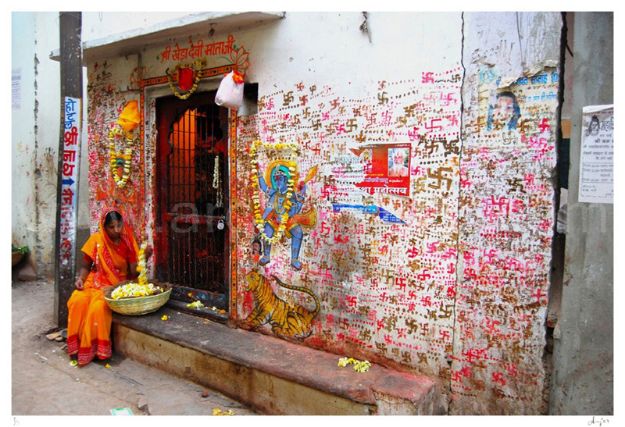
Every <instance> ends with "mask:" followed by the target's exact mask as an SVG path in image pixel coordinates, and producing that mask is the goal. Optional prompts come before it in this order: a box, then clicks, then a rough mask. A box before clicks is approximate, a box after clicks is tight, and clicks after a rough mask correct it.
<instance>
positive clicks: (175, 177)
mask: <svg viewBox="0 0 625 427" xmlns="http://www.w3.org/2000/svg"><path fill="white" fill-rule="evenodd" d="M219 119H220V117H219V109H218V108H217V107H216V106H213V105H208V106H205V107H198V108H193V109H188V110H186V111H185V112H184V113H183V114H182V115H181V116H180V118H179V119H178V120H177V121H174V123H173V125H172V127H171V130H170V133H169V138H168V143H169V146H170V151H169V156H168V159H167V183H168V184H167V189H166V203H167V208H166V211H167V214H166V218H165V219H166V222H167V223H168V246H169V247H168V254H169V255H168V268H167V270H168V271H167V275H166V276H167V281H168V282H170V283H173V284H176V285H182V286H187V287H191V288H195V289H201V290H207V291H213V292H219V293H227V292H226V290H227V288H226V280H225V271H226V265H227V263H226V261H227V260H226V259H225V255H226V251H225V247H226V241H225V238H226V232H227V231H226V230H227V228H226V227H225V216H224V215H225V209H224V206H227V185H225V184H224V183H227V182H228V181H227V176H228V175H227V171H226V166H227V162H226V153H227V150H226V149H225V147H226V144H225V140H224V139H223V137H222V131H221V125H220V121H219ZM216 162H218V163H219V165H218V169H217V170H216V169H215V163H216ZM215 172H217V174H216V173H215ZM216 175H217V176H218V177H219V179H217V176H216ZM215 187H217V188H215ZM220 199H221V206H219V205H220V203H219V200H220ZM220 222H221V223H222V224H223V225H224V227H223V228H222V229H219V228H218V224H219V223H220Z"/></svg>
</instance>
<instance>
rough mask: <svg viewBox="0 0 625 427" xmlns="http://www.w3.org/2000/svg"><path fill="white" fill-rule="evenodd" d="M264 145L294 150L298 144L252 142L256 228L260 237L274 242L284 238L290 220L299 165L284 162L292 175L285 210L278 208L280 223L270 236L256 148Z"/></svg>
mask: <svg viewBox="0 0 625 427" xmlns="http://www.w3.org/2000/svg"><path fill="white" fill-rule="evenodd" d="M261 145H262V146H263V148H273V149H275V150H284V149H290V150H291V151H293V152H296V151H297V148H298V147H297V144H274V145H269V144H263V143H262V142H261V141H258V140H257V141H254V142H253V143H252V147H251V148H250V161H251V163H252V167H253V168H254V171H255V173H253V174H252V178H251V179H252V186H253V189H254V195H253V196H252V201H253V204H254V222H255V223H256V228H257V229H258V231H259V232H260V237H261V238H262V239H263V240H265V241H266V242H267V243H270V244H274V243H276V242H278V241H279V240H280V239H281V238H282V234H283V233H284V230H285V229H286V223H287V221H288V220H289V210H290V209H291V205H292V202H291V197H293V189H294V187H295V180H294V179H293V175H294V174H295V172H296V171H297V165H296V163H295V162H294V161H292V160H286V161H284V163H285V164H286V166H287V167H288V168H289V172H290V176H289V179H288V185H287V191H286V195H285V201H284V204H283V207H284V212H281V213H278V212H277V210H276V214H277V215H278V219H279V223H278V229H277V230H275V231H274V234H273V236H271V237H269V236H267V234H265V224H266V223H267V220H265V219H263V217H262V215H261V213H260V196H259V193H260V184H259V178H258V173H259V172H258V167H259V162H258V159H257V158H256V150H257V148H258V147H259V146H261Z"/></svg>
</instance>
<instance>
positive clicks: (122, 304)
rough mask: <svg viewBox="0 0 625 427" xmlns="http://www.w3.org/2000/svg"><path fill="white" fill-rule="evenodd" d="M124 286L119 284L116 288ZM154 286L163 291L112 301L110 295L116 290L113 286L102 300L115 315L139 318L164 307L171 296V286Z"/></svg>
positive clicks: (159, 284)
mask: <svg viewBox="0 0 625 427" xmlns="http://www.w3.org/2000/svg"><path fill="white" fill-rule="evenodd" d="M124 284H125V283H120V284H119V285H117V286H121V285H124ZM154 284H155V285H157V286H158V287H160V288H162V289H164V291H163V292H161V293H159V294H156V295H149V296H145V297H132V298H120V299H113V298H111V293H112V292H113V291H114V290H115V288H117V286H115V287H111V288H109V289H107V290H106V291H105V292H104V299H105V300H106V303H107V304H108V306H109V307H110V308H111V310H113V311H114V312H115V313H119V314H125V315H127V316H140V315H142V314H148V313H152V312H155V311H156V310H158V309H159V308H161V307H162V306H163V305H165V303H166V302H167V300H169V296H170V295H171V286H168V285H165V284H163V283H154Z"/></svg>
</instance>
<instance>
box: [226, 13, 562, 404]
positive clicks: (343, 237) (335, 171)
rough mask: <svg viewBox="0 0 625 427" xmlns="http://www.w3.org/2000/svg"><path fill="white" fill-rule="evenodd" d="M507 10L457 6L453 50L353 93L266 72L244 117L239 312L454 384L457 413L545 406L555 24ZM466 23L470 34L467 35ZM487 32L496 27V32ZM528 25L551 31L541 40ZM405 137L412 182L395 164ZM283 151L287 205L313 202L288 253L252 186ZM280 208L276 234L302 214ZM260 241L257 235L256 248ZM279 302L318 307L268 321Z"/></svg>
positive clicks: (263, 197) (254, 321) (555, 19)
mask: <svg viewBox="0 0 625 427" xmlns="http://www.w3.org/2000/svg"><path fill="white" fill-rule="evenodd" d="M504 15H505V16H499V18H498V19H499V20H500V23H499V24H495V23H493V19H492V18H493V16H489V15H488V14H486V15H482V14H473V15H471V16H467V15H465V16H464V18H465V25H466V27H465V40H464V46H463V49H464V56H463V57H460V56H459V57H458V63H456V64H452V65H450V66H449V67H447V68H443V69H441V68H437V67H435V66H432V67H431V68H420V69H415V70H414V77H413V78H406V79H400V80H392V79H391V78H388V79H380V80H377V81H375V82H369V83H368V84H365V85H364V87H365V89H364V90H362V91H361V92H359V94H358V96H354V95H353V94H352V92H351V91H350V88H349V85H350V83H349V82H348V83H347V84H345V83H343V84H336V83H334V84H324V83H322V82H320V81H319V80H303V79H302V80H299V81H294V82H292V83H290V84H279V85H275V84H274V85H272V87H276V89H272V88H268V90H267V91H263V90H262V87H261V93H260V97H259V103H258V105H259V112H258V114H257V115H256V116H254V117H250V118H245V119H241V120H240V122H239V123H240V125H239V138H240V141H239V143H240V146H241V147H244V148H243V149H242V150H240V155H239V161H240V163H239V165H238V170H239V171H241V173H240V174H239V181H238V187H239V189H240V192H241V195H245V196H243V197H241V198H240V199H239V201H240V204H239V210H238V211H237V212H238V215H239V220H240V223H241V224H244V223H246V224H247V226H245V228H241V229H240V239H239V242H248V243H249V245H247V246H246V245H245V244H240V245H239V249H238V250H239V259H242V260H244V259H253V261H251V262H249V263H248V264H247V265H246V266H245V267H243V268H241V269H240V270H239V272H238V277H239V280H240V282H239V285H240V286H239V288H238V289H239V292H240V298H239V299H238V300H239V316H240V319H241V325H242V326H243V327H246V324H248V325H249V324H251V325H252V326H253V327H254V328H259V329H260V330H262V331H264V332H266V333H272V334H275V335H278V336H282V337H284V338H287V339H296V340H298V341H301V342H303V343H304V344H305V345H309V346H313V347H319V348H323V349H326V350H330V351H333V352H336V353H338V354H346V355H350V356H354V357H358V356H360V357H363V358H368V359H369V360H374V361H380V362H381V363H385V364H391V365H392V364H398V365H402V366H404V367H409V368H411V369H415V370H417V371H419V372H424V373H428V374H431V375H435V376H437V377H439V378H441V380H442V381H443V383H445V384H446V385H448V386H449V391H450V411H451V412H452V413H490V414H493V413H541V412H544V411H545V409H546V407H545V406H544V405H545V402H544V400H543V392H544V385H545V384H544V375H545V374H544V370H543V362H542V353H543V348H544V345H545V340H544V334H545V330H544V318H545V312H546V304H547V294H548V287H549V267H550V259H551V237H552V234H553V231H552V230H553V217H554V208H553V187H552V184H551V181H550V176H551V173H552V169H553V167H554V166H555V129H556V127H557V115H556V113H557V107H558V84H559V78H558V69H557V59H558V57H559V56H558V55H559V53H558V52H559V31H560V25H561V22H560V21H559V20H560V18H559V15H558V14H547V15H542V14H541V15H531V14H527V15H524V14H521V15H523V16H520V17H519V16H515V14H504ZM502 18H503V19H502ZM538 18H540V19H538ZM519 19H520V21H519V22H518V23H519V25H518V26H517V25H516V22H517V21H518V20H519ZM511 22H515V26H514V31H511V28H512V27H509V28H507V27H506V25H507V24H510V23H511ZM539 22H540V23H539ZM496 26H498V27H497V28H495V27H496ZM477 27H480V29H481V30H482V31H481V32H480V33H479V34H481V35H482V38H481V39H480V38H479V37H475V38H474V39H472V37H474V36H471V34H478V33H472V32H471V30H470V29H472V28H477ZM517 28H519V31H521V32H522V39H524V40H526V42H524V43H522V44H521V46H520V47H519V45H518V43H517V41H518V38H519V34H517V32H516V31H517V30H516V29H517ZM485 29H488V31H484V30H485ZM497 29H498V30H500V32H499V33H498V34H499V35H501V34H505V35H506V37H503V38H498V39H497V40H496V43H495V40H493V39H492V37H491V36H492V34H495V32H496V30H497ZM539 37H542V38H543V39H544V40H546V41H547V42H549V43H551V44H550V45H548V46H547V47H544V46H543V47H539V46H538V45H537V44H535V43H536V38H539ZM480 43H482V44H481V45H480ZM532 43H534V45H532ZM547 44H548V43H547ZM537 49H538V50H539V52H536V50H537ZM541 49H542V50H541ZM458 54H460V52H458ZM530 61H531V62H530ZM384 77H386V76H384ZM360 84H361V85H363V82H362V81H361V82H360ZM255 140H259V141H262V142H261V143H257V144H256V146H255V148H254V149H252V150H251V152H250V150H249V148H250V147H252V146H253V145H254V144H253V141H255ZM289 143H295V144H296V145H297V152H294V151H293V152H291V151H292V150H291V149H289V148H287V147H286V146H287V145H288V144H289ZM281 145H284V147H283V148H279V149H276V147H278V146H281ZM402 149H405V150H407V152H409V156H407V157H408V159H407V160H406V161H404V164H405V166H406V167H407V168H408V172H407V175H408V177H409V178H408V183H407V184H405V182H404V181H400V180H397V179H396V178H394V177H393V176H391V170H392V169H393V166H394V164H393V158H392V157H393V156H394V154H395V152H396V151H399V150H402ZM279 158H284V159H291V160H292V161H293V163H294V166H295V169H296V171H295V172H296V175H297V178H296V180H295V182H293V186H294V189H293V193H296V194H297V192H298V188H300V189H301V188H302V187H305V188H304V189H305V191H304V192H301V193H300V197H301V202H302V204H301V208H300V209H301V210H300V211H298V212H305V211H311V210H315V216H316V222H314V225H313V226H310V225H308V226H304V225H303V224H302V225H301V229H302V230H303V238H302V243H301V249H300V252H299V254H298V256H297V257H295V255H294V251H293V246H294V242H295V243H298V242H296V239H295V238H294V237H293V236H288V235H284V236H282V237H281V238H280V240H278V241H275V242H269V243H268V242H267V237H271V233H272V232H276V231H277V230H278V229H279V224H280V221H279V220H277V221H274V222H273V224H272V223H271V221H268V220H266V219H265V217H264V214H266V213H267V210H266V209H268V210H269V211H272V210H273V209H277V210H280V209H281V208H282V210H284V208H285V207H284V206H283V205H280V203H281V202H279V201H277V200H278V199H276V198H275V197H273V198H272V196H271V194H272V193H271V191H272V188H268V189H266V191H263V190H262V188H260V187H258V186H255V185H254V182H255V181H254V178H253V175H254V174H257V175H258V174H259V175H260V176H264V177H269V176H270V175H271V168H272V167H274V166H275V164H274V163H272V162H274V161H275V160H276V159H279ZM380 158H382V159H384V161H388V164H387V166H386V169H385V168H381V167H380ZM399 160H400V161H402V159H401V158H400V159H399ZM314 168H317V169H316V174H315V175H314V177H313V178H312V179H311V180H310V181H307V182H306V183H305V185H304V182H303V177H304V176H305V175H306V174H307V173H308V172H309V171H310V170H312V169H314ZM287 175H288V173H287ZM287 177H290V176H287ZM298 186H299V187H298ZM268 187H271V185H268ZM287 187H288V186H287ZM287 187H285V188H287ZM276 188H277V187H276ZM287 189H288V188H287ZM275 194H280V192H279V191H277V192H276V193H275ZM275 194H274V196H275ZM284 194H285V196H286V191H285V192H284ZM255 197H256V198H257V201H256V203H257V204H258V205H259V207H258V208H256V211H255V210H254V204H255V202H254V198H255ZM293 200H294V204H295V203H296V202H295V198H294V199H293ZM276 203H277V204H276ZM255 215H256V216H257V218H255V217H254V216H255ZM269 215H271V212H269ZM244 218H246V219H244ZM266 218H269V217H266ZM278 218H279V217H278ZM259 219H260V220H259ZM284 219H285V224H287V226H286V227H285V231H284V233H285V234H287V233H286V230H288V228H289V227H298V226H299V225H298V224H297V223H296V222H295V221H293V220H291V215H287V216H285V217H284ZM267 223H269V224H270V225H269V226H267ZM259 224H260V226H259ZM263 234H264V235H265V238H263ZM255 241H256V242H258V241H260V242H263V243H264V244H263V247H262V248H261V251H260V253H257V255H256V257H255V258H254V255H253V251H254V245H253V242H255ZM268 247H269V249H268ZM294 262H295V264H294ZM298 262H301V269H298V268H295V266H297V263H298ZM250 271H259V272H261V274H262V275H263V276H264V277H265V278H266V284H265V285H267V286H269V289H270V293H271V294H273V296H272V297H271V298H266V299H263V300H261V304H259V298H258V295H257V294H254V292H253V291H250V290H246V289H250V288H249V287H248V285H249V284H248V283H246V281H245V276H246V274H248V273H249V272H250ZM272 276H275V277H276V279H273V278H272ZM281 283H287V284H290V285H291V286H302V287H305V288H307V289H310V290H311V291H312V292H313V293H314V294H315V295H316V297H317V298H318V302H315V301H313V298H312V297H310V296H309V295H308V294H306V293H303V292H298V291H294V290H288V289H286V288H285V287H284V286H281ZM278 299H281V300H283V301H285V302H286V303H287V304H290V308H286V309H285V310H286V311H288V310H294V311H298V310H299V312H300V313H301V312H302V310H305V311H306V310H307V312H308V313H309V314H313V313H314V311H315V309H316V308H317V304H318V313H316V314H315V316H314V317H312V318H305V317H301V318H299V319H298V322H297V323H298V324H297V325H296V326H297V327H295V326H294V327H293V328H291V329H289V328H288V325H286V323H288V315H286V314H284V313H282V314H281V315H282V316H283V321H284V322H285V323H280V318H279V316H280V315H273V316H272V315H270V314H269V311H270V310H273V309H275V307H276V306H277V305H278V303H277V302H276V301H277V300H278ZM261 306H262V307H261ZM263 309H264V311H263ZM311 312H312V313H311Z"/></svg>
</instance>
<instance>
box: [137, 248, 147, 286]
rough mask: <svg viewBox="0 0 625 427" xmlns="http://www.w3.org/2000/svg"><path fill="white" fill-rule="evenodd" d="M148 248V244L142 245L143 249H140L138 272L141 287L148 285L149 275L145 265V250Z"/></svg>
mask: <svg viewBox="0 0 625 427" xmlns="http://www.w3.org/2000/svg"><path fill="white" fill-rule="evenodd" d="M147 247H148V244H147V242H143V243H141V247H140V248H139V254H138V257H137V258H138V260H137V271H138V272H139V277H137V282H138V283H139V285H142V286H144V285H147V284H148V274H147V271H148V269H147V265H146V263H145V249H146V248H147Z"/></svg>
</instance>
